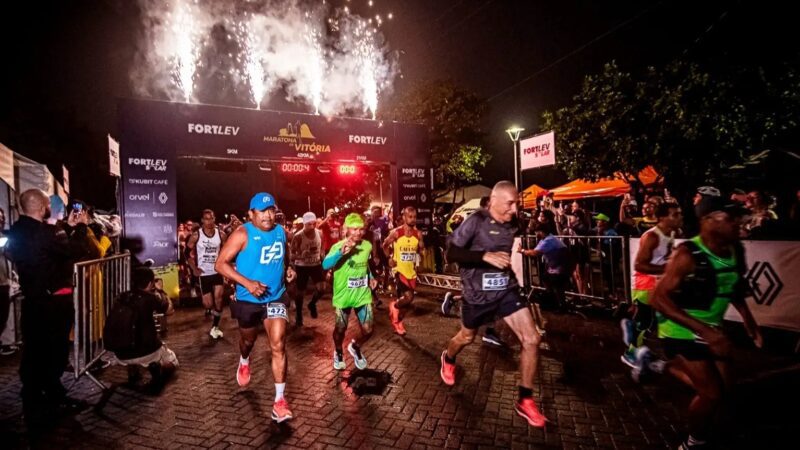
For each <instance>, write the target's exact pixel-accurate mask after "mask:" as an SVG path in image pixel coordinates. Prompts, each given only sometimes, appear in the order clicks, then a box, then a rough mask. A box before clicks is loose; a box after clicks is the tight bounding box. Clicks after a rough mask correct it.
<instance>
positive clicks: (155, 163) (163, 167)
mask: <svg viewBox="0 0 800 450" xmlns="http://www.w3.org/2000/svg"><path fill="white" fill-rule="evenodd" d="M128 165H129V166H144V170H148V171H149V170H152V171H153V172H166V171H167V160H166V159H151V158H128Z"/></svg>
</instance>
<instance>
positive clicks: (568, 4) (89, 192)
mask: <svg viewBox="0 0 800 450" xmlns="http://www.w3.org/2000/svg"><path fill="white" fill-rule="evenodd" d="M12 3H13V4H14V5H13V6H12V5H10V4H12ZM334 3H337V2H334ZM338 3H343V2H338ZM360 3H364V4H365V3H366V0H363V1H361V0H353V1H352V2H351V4H353V5H355V10H356V11H357V12H358V11H359V10H360V8H362V7H363V5H362V6H359V4H360ZM375 3H376V8H380V10H381V11H383V12H384V13H385V12H388V11H391V12H393V13H394V19H393V20H392V21H387V22H385V24H384V26H383V27H382V31H383V32H384V34H385V35H386V38H387V41H388V43H389V46H390V47H391V48H392V49H393V50H396V51H398V52H399V54H400V56H399V57H400V68H401V70H402V78H399V79H397V81H396V83H395V86H394V90H395V93H401V92H403V91H404V90H405V89H408V87H409V86H410V84H411V83H414V82H416V81H419V80H423V79H439V78H452V79H453V80H455V81H456V82H458V83H460V84H462V85H464V86H466V87H468V88H470V89H473V90H475V91H476V92H477V93H478V94H479V95H481V96H483V97H485V98H489V99H491V100H490V106H491V112H490V115H489V117H487V120H486V124H485V131H486V133H487V137H486V141H485V147H486V148H487V150H488V151H489V152H490V153H491V154H492V155H493V160H492V162H491V164H490V166H489V167H488V168H487V170H486V171H485V173H484V183H485V184H491V183H493V182H495V181H497V180H498V179H500V178H504V177H505V178H511V177H512V174H511V170H510V169H509V167H510V164H509V161H510V158H511V157H512V154H511V142H510V141H509V139H508V137H507V136H506V134H505V132H504V130H505V129H506V128H507V127H508V126H509V125H512V124H517V125H520V126H523V127H525V128H526V129H527V130H528V131H526V133H525V134H532V132H535V131H538V120H539V118H540V115H541V113H542V111H544V110H546V109H555V108H558V107H561V106H565V105H566V104H567V103H568V102H569V100H570V98H571V96H572V95H574V94H575V93H576V92H577V90H578V89H579V87H580V83H581V80H582V79H583V77H584V76H585V75H587V74H591V73H596V72H598V71H599V70H600V69H601V68H602V65H603V64H604V63H606V62H608V61H610V60H616V61H617V62H618V63H619V65H620V66H621V67H622V68H623V69H625V70H629V71H632V72H634V73H636V72H641V71H643V70H644V69H645V68H646V67H647V66H648V65H663V64H665V63H667V62H669V61H671V60H673V59H675V58H684V59H691V60H694V61H698V62H700V63H701V64H704V65H705V66H706V67H709V68H710V69H711V70H714V69H717V68H725V67H728V66H730V65H731V64H739V65H751V64H758V63H764V62H775V61H780V60H785V59H789V58H790V57H791V56H792V55H796V54H797V51H798V41H800V39H798V38H797V37H796V33H795V32H794V31H793V30H794V29H795V28H796V25H795V24H794V23H793V21H794V17H796V16H795V15H794V14H790V7H789V6H783V5H780V4H779V3H778V2H774V3H770V2H763V1H761V2H755V1H739V2H720V1H708V2H690V1H663V2H651V1H623V0H617V1H571V0H562V1H557V2H556V1H538V0H527V1H526V0H451V1H444V0H375ZM0 17H2V19H3V27H0V50H1V53H0V54H2V61H3V64H2V66H3V68H2V70H0V81H1V82H2V84H0V86H2V89H0V142H2V143H4V144H6V145H7V146H9V147H10V148H12V149H13V150H15V151H17V152H19V153H22V154H23V155H26V156H28V157H31V158H33V159H36V160H39V161H40V162H45V163H48V164H49V165H50V166H51V170H53V171H54V173H56V174H57V176H60V163H61V162H65V163H66V164H67V167H68V168H69V169H70V171H71V179H72V185H73V191H76V192H77V193H78V194H79V195H80V196H82V197H84V198H85V199H86V200H88V201H90V202H92V203H95V204H97V205H98V206H99V207H103V208H110V207H112V206H113V195H114V194H113V192H114V184H113V181H112V178H111V177H110V176H106V173H107V170H108V169H107V165H108V163H107V147H106V140H105V135H106V134H107V133H109V132H111V133H112V134H114V133H115V128H116V118H115V99H116V98H118V97H131V96H133V95H134V94H133V91H132V88H131V86H130V83H129V75H128V74H129V72H130V70H131V66H132V64H133V61H134V54H135V52H136V46H137V44H138V40H139V33H140V32H141V26H140V19H139V10H138V6H137V4H136V2H135V1H124V0H105V1H102V0H98V1H71V2H2V6H0ZM709 27H710V30H709ZM611 30H613V32H611V33H609V34H607V35H606V36H604V37H603V36H602V35H603V34H604V33H607V32H609V31H611ZM586 44H589V45H588V46H586V47H585V48H583V49H582V50H579V49H580V48H581V47H582V46H584V45H586ZM576 50H577V51H576ZM572 52H574V54H571V53H572ZM570 54H571V55H570ZM567 55H570V56H568V57H567V58H565V59H564V60H562V61H561V62H559V63H557V64H554V65H551V64H552V63H554V62H555V61H557V60H559V59H560V58H563V57H565V56H567ZM548 66H549V67H548ZM543 69H545V70H543ZM540 71H541V73H539V74H538V75H535V76H533V77H532V78H530V79H529V80H527V81H526V82H524V83H522V84H520V85H518V86H516V87H514V88H512V89H508V88H509V87H511V86H512V85H514V84H515V83H517V82H519V81H521V80H523V79H526V78H528V77H530V76H531V75H534V74H536V73H537V72H540ZM391 100H392V99H391V98H389V99H382V102H383V103H382V104H383V105H386V104H387V102H391ZM228 104H233V105H236V104H235V103H233V102H231V103H228ZM236 106H246V105H236ZM267 107H269V108H271V109H289V110H298V111H304V112H305V111H307V110H306V108H305V107H304V106H295V105H289V104H286V103H285V102H281V101H278V100H276V101H274V102H270V103H269V104H268V105H267ZM56 168H58V170H56ZM559 181H563V178H560V176H559V175H558V174H557V173H554V171H552V170H542V171H539V172H534V173H530V172H528V173H526V174H525V176H524V182H525V184H526V185H527V184H530V183H532V182H537V183H539V184H543V185H544V186H551V187H552V186H553V185H554V184H555V183H558V182H559Z"/></svg>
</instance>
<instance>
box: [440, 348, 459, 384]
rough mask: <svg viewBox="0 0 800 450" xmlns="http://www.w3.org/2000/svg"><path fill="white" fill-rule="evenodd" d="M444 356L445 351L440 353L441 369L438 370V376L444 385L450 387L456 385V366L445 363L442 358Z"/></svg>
mask: <svg viewBox="0 0 800 450" xmlns="http://www.w3.org/2000/svg"><path fill="white" fill-rule="evenodd" d="M446 354H447V350H445V351H443V352H442V369H441V370H439V375H441V376H442V381H444V384H446V385H448V386H452V385H454V384H456V365H455V364H450V363H449V362H447V361H445V359H444V356H445V355H446Z"/></svg>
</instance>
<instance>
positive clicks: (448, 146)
mask: <svg viewBox="0 0 800 450" xmlns="http://www.w3.org/2000/svg"><path fill="white" fill-rule="evenodd" d="M488 109H489V107H488V104H487V102H486V100H484V99H482V98H480V97H478V95H477V94H475V93H474V92H471V91H469V90H467V89H464V88H462V87H460V86H458V85H456V84H455V83H453V82H452V81H428V82H424V83H420V84H417V85H415V86H414V87H413V88H412V89H410V90H409V91H408V93H407V94H406V95H404V96H402V97H401V98H400V99H399V100H398V102H397V103H396V106H395V107H394V108H393V109H392V110H391V111H390V112H389V113H388V114H386V117H387V118H389V119H392V120H399V121H402V122H411V123H421V124H423V125H424V126H425V127H426V128H427V130H428V137H429V139H430V150H431V161H432V163H433V167H434V169H435V172H436V176H437V180H436V181H437V182H438V183H439V184H440V185H444V186H446V187H447V188H455V187H458V186H462V185H464V184H466V183H472V182H476V181H480V179H481V177H480V174H479V172H478V171H479V169H480V168H481V167H484V166H485V165H486V163H487V162H488V161H489V158H490V155H488V154H487V153H486V152H484V150H483V148H482V146H481V142H482V139H483V136H484V133H483V131H482V129H481V123H482V121H483V118H484V116H485V115H486V113H487V112H488Z"/></svg>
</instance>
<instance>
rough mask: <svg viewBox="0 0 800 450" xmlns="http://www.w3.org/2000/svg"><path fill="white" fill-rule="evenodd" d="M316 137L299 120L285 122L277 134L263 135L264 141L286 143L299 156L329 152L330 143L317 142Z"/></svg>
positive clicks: (312, 155)
mask: <svg viewBox="0 0 800 450" xmlns="http://www.w3.org/2000/svg"><path fill="white" fill-rule="evenodd" d="M316 139H317V138H316V137H314V134H313V133H312V132H311V128H310V127H309V126H308V124H307V123H300V121H297V122H295V123H293V124H292V123H288V124H286V128H281V129H280V130H278V135H277V136H264V142H271V143H275V144H287V145H288V146H289V147H291V148H292V149H294V151H296V152H297V153H298V156H299V157H309V158H313V157H314V155H316V154H320V153H330V152H331V146H330V145H326V144H318V143H317V142H316ZM301 154H302V155H301Z"/></svg>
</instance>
